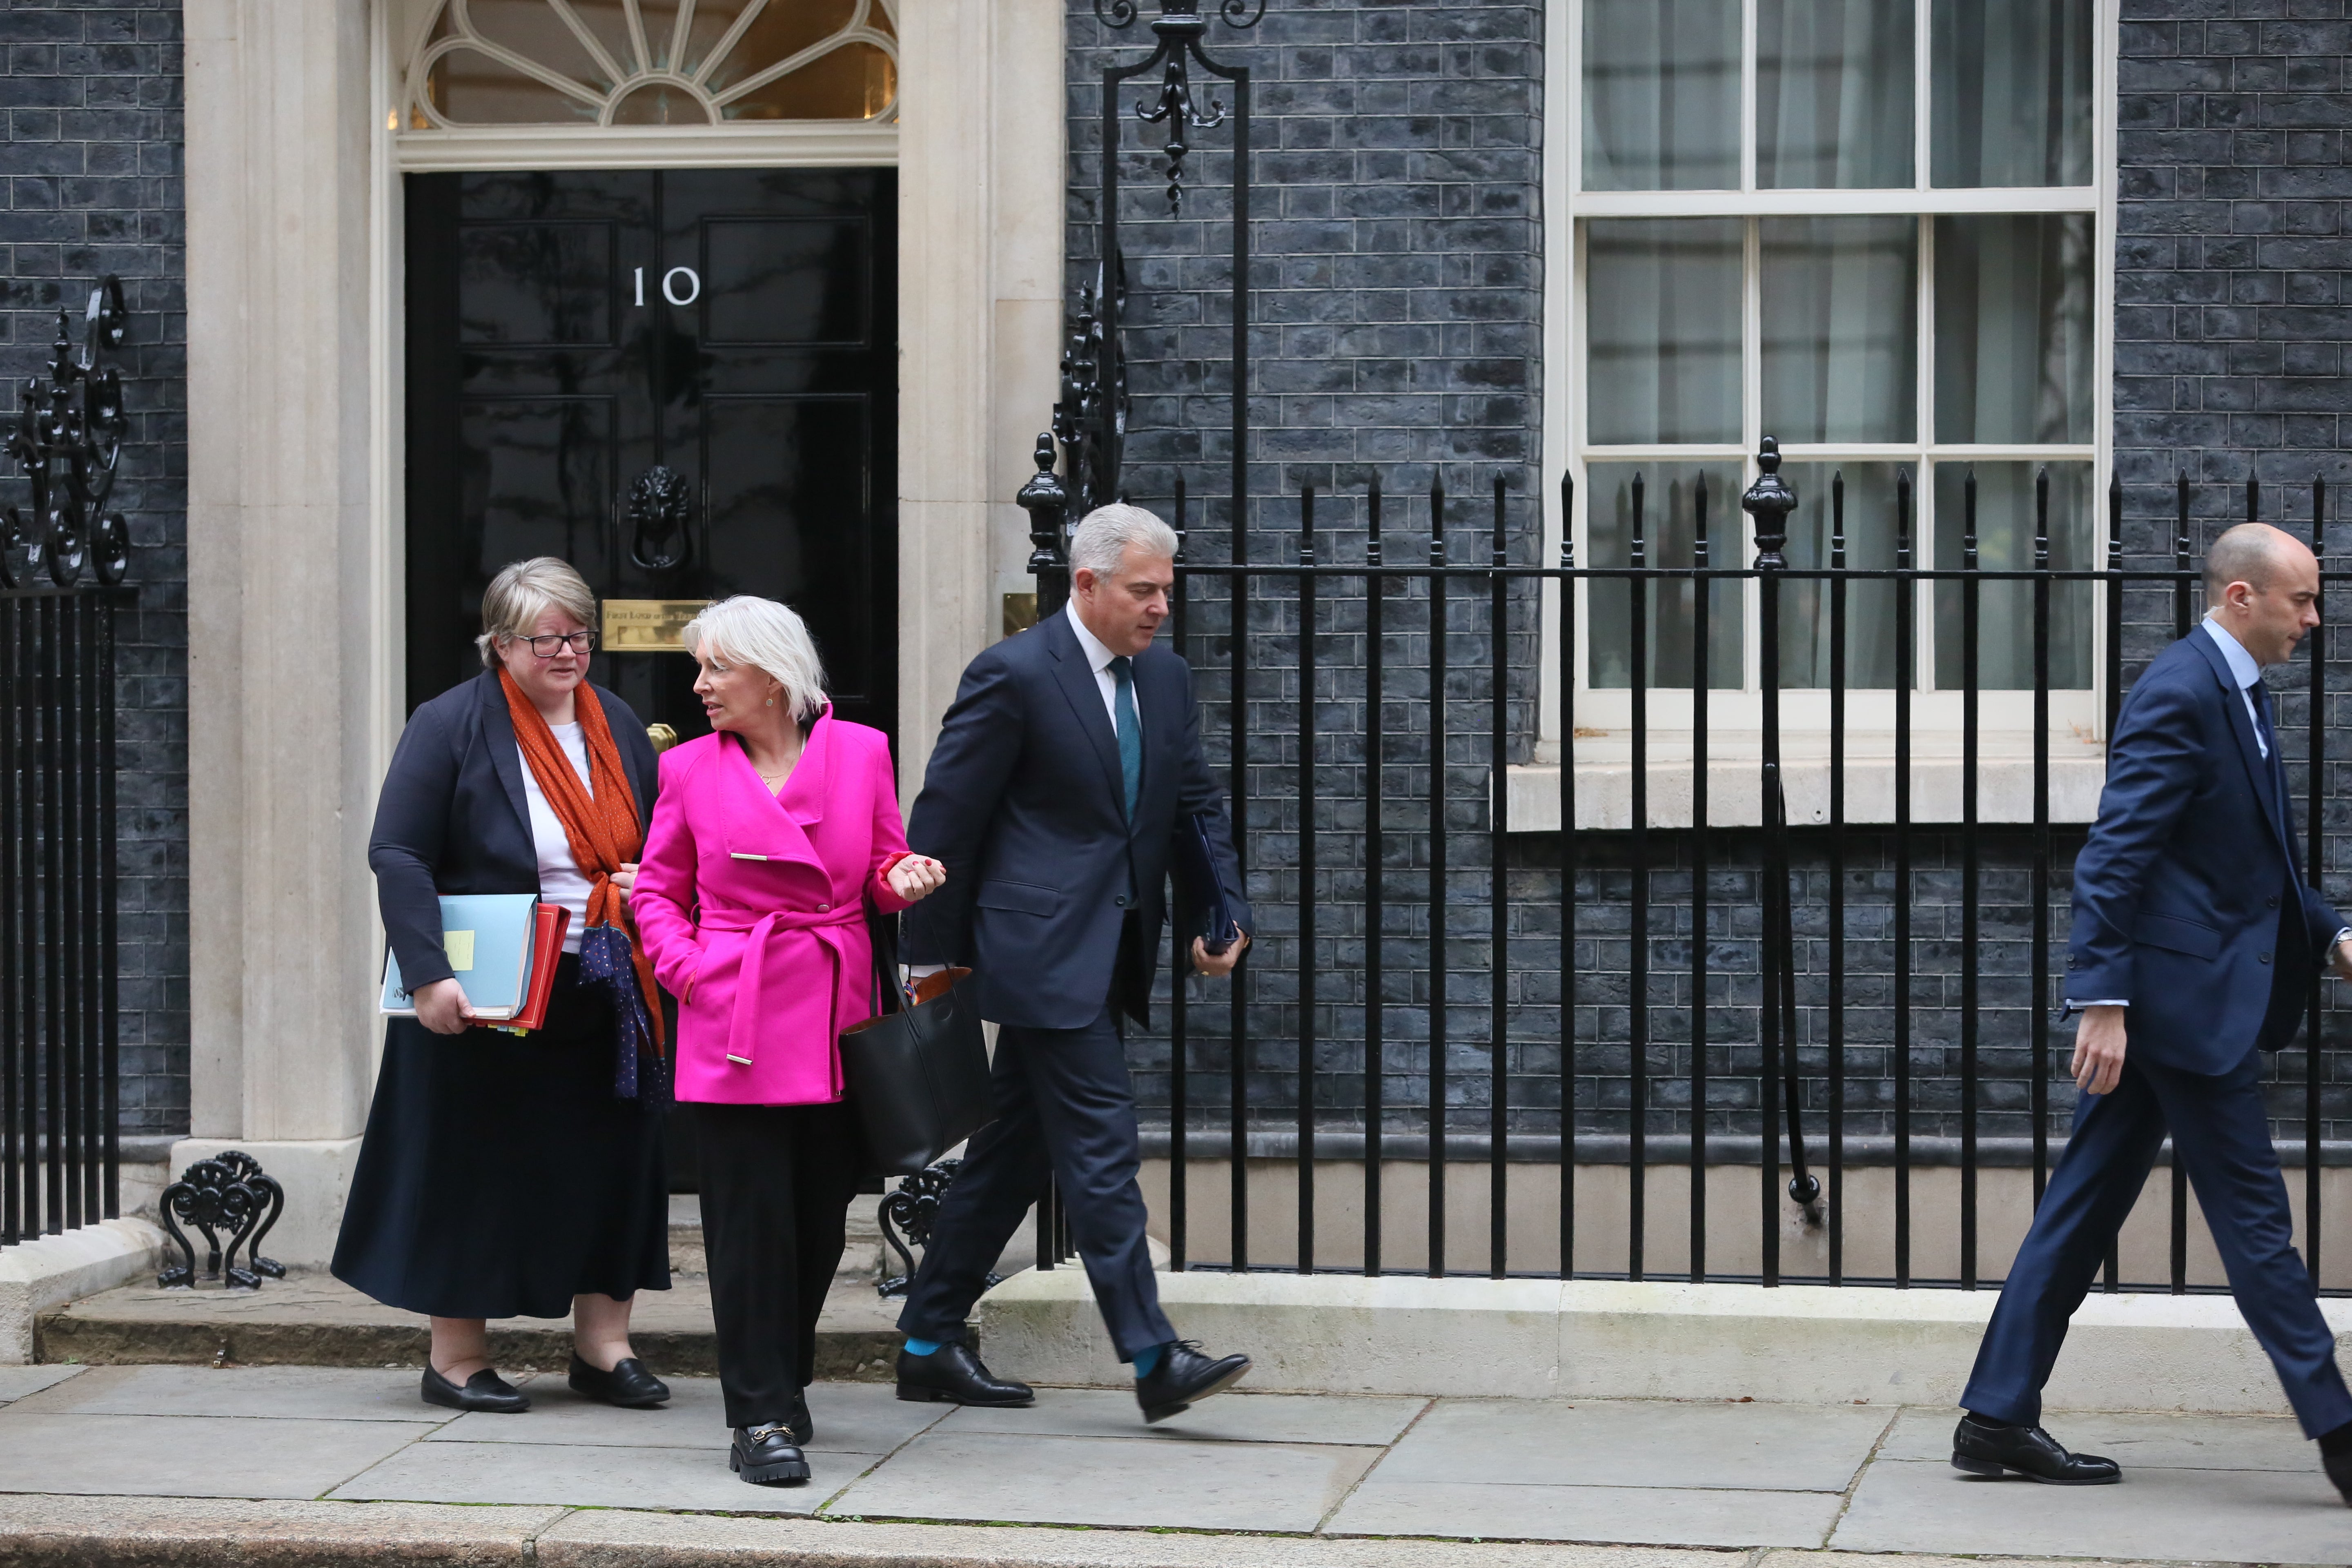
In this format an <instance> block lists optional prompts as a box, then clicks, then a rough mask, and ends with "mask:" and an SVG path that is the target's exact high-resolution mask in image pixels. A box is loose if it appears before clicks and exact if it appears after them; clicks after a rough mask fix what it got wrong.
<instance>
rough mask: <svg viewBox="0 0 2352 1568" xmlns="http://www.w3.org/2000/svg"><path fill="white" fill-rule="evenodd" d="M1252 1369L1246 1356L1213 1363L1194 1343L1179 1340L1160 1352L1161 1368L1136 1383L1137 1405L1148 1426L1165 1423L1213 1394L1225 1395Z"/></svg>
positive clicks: (1157, 1367) (1153, 1369)
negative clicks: (1155, 1422)
mask: <svg viewBox="0 0 2352 1568" xmlns="http://www.w3.org/2000/svg"><path fill="white" fill-rule="evenodd" d="M1249 1369H1250V1358H1249V1357H1247V1356H1245V1355H1229V1356H1227V1357H1225V1358H1224V1359H1223V1360H1222V1361H1211V1360H1210V1359H1209V1358H1208V1357H1207V1356H1204V1355H1202V1353H1201V1347H1200V1346H1199V1345H1197V1344H1195V1343H1193V1342H1192V1341H1191V1340H1178V1341H1177V1342H1175V1343H1173V1344H1171V1345H1168V1346H1165V1347H1163V1348H1162V1349H1161V1350H1160V1364H1159V1365H1158V1366H1155V1367H1153V1368H1152V1369H1151V1371H1150V1373H1147V1374H1145V1375H1144V1376H1142V1377H1139V1378H1137V1379H1136V1380H1135V1402H1136V1403H1137V1404H1138V1405H1142V1406H1143V1420H1144V1424H1145V1425H1147V1426H1149V1425H1150V1423H1152V1422H1154V1421H1165V1420H1167V1419H1168V1418H1169V1417H1170V1416H1171V1415H1180V1414H1181V1413H1182V1412H1184V1411H1186V1410H1190V1409H1191V1408H1192V1406H1193V1405H1198V1404H1199V1403H1200V1402H1201V1401H1202V1400H1203V1399H1206V1398H1208V1397H1209V1395H1211V1394H1223V1392H1224V1391H1225V1390H1227V1389H1228V1388H1231V1387H1232V1386H1233V1385H1234V1384H1236V1383H1239V1382H1240V1381H1241V1380H1242V1374H1243V1373H1245V1372H1247V1371H1249Z"/></svg>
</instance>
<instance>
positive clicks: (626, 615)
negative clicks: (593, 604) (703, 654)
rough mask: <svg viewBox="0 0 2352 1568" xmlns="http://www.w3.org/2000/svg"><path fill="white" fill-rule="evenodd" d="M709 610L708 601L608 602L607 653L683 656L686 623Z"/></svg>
mask: <svg viewBox="0 0 2352 1568" xmlns="http://www.w3.org/2000/svg"><path fill="white" fill-rule="evenodd" d="M709 607H710V601H709V600H708V599H607V600H605V601H604V649H605V651H606V652H607V653H684V652H685V651H686V644H685V643H684V642H682V641H680V640H679V638H680V635H681V634H682V633H684V632H685V630H686V623H687V622H688V621H690V620H692V619H694V617H695V616H698V615H700V614H702V612H703V611H705V610H707V609H709Z"/></svg>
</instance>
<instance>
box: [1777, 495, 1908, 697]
mask: <svg viewBox="0 0 2352 1568" xmlns="http://www.w3.org/2000/svg"><path fill="white" fill-rule="evenodd" d="M1896 467H1897V466H1896V465H1895V464H1893V463H1786V464H1783V465H1782V466H1781V468H1780V477H1781V478H1782V479H1786V480H1787V481H1788V482H1789V486H1790V489H1794V490H1795V491H1796V492H1797V502H1798V505H1797V510H1795V511H1792V512H1790V514H1789V547H1788V552H1787V553H1788V557H1789V564H1790V566H1791V567H1794V568H1798V569H1801V570H1802V569H1810V570H1813V571H1819V570H1822V568H1824V567H1827V566H1828V565H1829V564H1830V538H1831V532H1832V525H1833V522H1834V520H1835V512H1834V510H1833V508H1832V500H1831V494H1830V490H1831V485H1830V480H1831V479H1832V476H1834V475H1836V474H1838V473H1839V472H1841V471H1842V472H1843V474H1844V475H1845V563H1846V565H1847V566H1848V567H1850V568H1852V569H1853V570H1854V571H1858V572H1860V571H1879V572H1883V571H1886V570H1888V569H1890V568H1892V567H1893V566H1894V564H1895V471H1896ZM1915 504H1916V503H1915ZM1914 516H1915V517H1916V512H1915V513H1914ZM1913 526H1914V535H1915V537H1916V522H1915V524H1914V525H1913ZM1830 651H1831V650H1830V592H1829V584H1827V583H1824V582H1822V581H1820V580H1818V579H1816V580H1814V581H1811V582H1805V581H1801V580H1798V579H1794V578H1792V579H1790V580H1789V582H1788V583H1787V584H1785V585H1784V586H1783V587H1782V588H1781V590H1780V684H1781V686H1782V687H1784V688H1789V687H1809V686H1810V687H1826V686H1828V685H1829V684H1830ZM1845 684H1846V689H1848V690H1849V691H1851V690H1854V689H1877V690H1892V689H1894V686H1895V584H1893V583H1892V582H1890V581H1888V580H1886V579H1885V578H1878V579H1869V578H1864V579H1862V580H1860V581H1857V582H1850V583H1848V584H1846V589H1845Z"/></svg>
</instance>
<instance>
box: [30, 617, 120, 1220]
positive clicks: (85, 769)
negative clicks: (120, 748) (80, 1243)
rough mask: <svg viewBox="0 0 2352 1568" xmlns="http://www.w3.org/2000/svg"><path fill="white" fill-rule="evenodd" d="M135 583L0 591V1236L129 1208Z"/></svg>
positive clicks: (107, 1214)
mask: <svg viewBox="0 0 2352 1568" xmlns="http://www.w3.org/2000/svg"><path fill="white" fill-rule="evenodd" d="M132 598H133V595H132V594H131V590H129V589H122V588H109V587H84V588H79V589H58V588H52V589H32V590H14V591H0V1246H7V1245H9V1244H11V1243H14V1242H17V1241H22V1240H26V1239H29V1238H31V1237H37V1236H42V1235H45V1234H51V1233H55V1232H58V1231H66V1230H71V1229H73V1228H75V1227H76V1226H82V1225H87V1224H90V1223H92V1222H94V1221H97V1220H100V1219H106V1218H111V1217H113V1216H114V1215H117V1214H119V1213H120V1212H121V1194H120V1191H119V1188H118V1172H119V1164H120V1153H121V1151H120V1145H119V1139H118V1133H117V1121H118V1117H117V1114H116V1112H117V1107H118V1089H119V1077H118V1067H117V1064H118V1059H119V1041H120V1036H119V1029H118V1023H117V1017H116V1008H115V996H116V974H115V953H116V942H115V921H116V866H115V831H114V823H115V796H114V779H115V757H114V753H115V713H114V704H115V693H114V677H115V643H116V630H117V628H116V616H117V614H118V612H119V610H120V609H121V607H122V606H123V605H126V604H128V603H130V602H131V600H132Z"/></svg>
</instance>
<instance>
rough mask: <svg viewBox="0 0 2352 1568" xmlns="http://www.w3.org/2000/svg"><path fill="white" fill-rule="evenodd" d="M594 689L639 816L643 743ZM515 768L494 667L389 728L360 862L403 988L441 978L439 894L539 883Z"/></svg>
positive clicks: (620, 711) (648, 767) (634, 722)
mask: <svg viewBox="0 0 2352 1568" xmlns="http://www.w3.org/2000/svg"><path fill="white" fill-rule="evenodd" d="M596 698H597V700H598V701H600V702H602V703H603V704H604V721H605V722H606V723H607V724H609V725H611V726H612V730H613V741H614V744H616V745H617V746H619V748H620V751H621V767H622V770H623V771H624V772H625V773H627V774H628V775H629V785H630V788H631V789H632V790H633V791H635V795H636V807H637V820H638V822H640V823H643V822H645V821H646V820H647V819H648V818H649V817H650V816H651V815H652V811H653V803H654V790H655V787H656V770H655V766H654V761H655V759H654V748H653V742H650V741H648V740H647V739H646V727H645V725H644V724H643V723H641V722H639V721H638V719H637V716H636V715H635V713H633V712H631V711H630V710H629V705H628V704H627V703H625V702H624V701H622V700H620V699H619V698H617V697H615V696H614V695H613V694H612V693H611V692H609V691H607V690H605V689H604V688H603V687H601V686H599V687H597V688H596ZM522 769H523V763H522V754H521V753H520V752H518V751H517V750H516V749H515V732H514V720H513V718H512V717H511V716H510V715H509V713H508V712H507V696H506V689H505V688H504V687H502V686H500V685H499V674H498V671H496V670H494V669H486V670H484V671H483V672H482V673H481V674H479V675H478V676H476V677H474V678H473V679H471V680H467V681H464V682H461V683H460V684H458V685H456V686H453V687H451V688H450V689H448V690H446V691H445V692H443V693H442V694H441V695H440V696H438V697H436V698H435V699H433V700H432V701H430V702H427V703H425V704H423V705H422V706H420V707H419V708H418V709H417V710H416V711H415V713H412V714H410V715H409V719H408V728H407V729H405V730H403V731H401V732H400V744H399V745H398V746H396V747H394V749H393V753H392V766H391V768H390V769H389V770H387V771H386V773H384V776H383V793H382V794H381V795H378V796H377V797H376V806H375V831H374V832H373V834H372V835H370V837H369V838H368V865H369V866H370V867H371V868H373V870H374V872H375V897H376V907H377V908H378V909H379V910H382V911H383V931H384V935H385V937H386V938H387V939H388V940H389V941H390V942H391V943H392V951H393V952H394V953H395V954H397V955H398V957H399V959H400V973H401V974H402V976H403V977H404V979H406V980H407V982H408V984H410V985H412V986H416V985H429V984H432V983H433V982H434V981H436V980H446V979H448V978H449V956H448V954H447V953H446V952H442V950H441V901H440V896H441V895H442V894H444V893H449V894H457V893H536V892H538V891H539V847H538V846H537V845H536V844H534V843H532V841H531V837H530V804H529V801H528V799H527V797H526V796H525V795H524V794H523V787H522Z"/></svg>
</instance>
